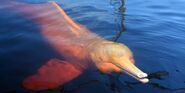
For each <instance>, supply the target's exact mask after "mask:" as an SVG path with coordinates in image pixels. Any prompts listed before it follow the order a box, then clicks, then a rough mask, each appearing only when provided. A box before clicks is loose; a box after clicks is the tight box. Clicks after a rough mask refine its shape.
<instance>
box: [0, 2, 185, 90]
mask: <svg viewBox="0 0 185 93" xmlns="http://www.w3.org/2000/svg"><path fill="white" fill-rule="evenodd" d="M19 1H24V2H27V3H41V2H47V0H19ZM55 1H56V2H57V3H58V4H60V5H61V7H62V8H63V9H64V10H65V11H66V12H67V14H68V15H69V16H70V17H72V19H74V20H75V21H77V22H79V23H80V24H83V25H85V26H86V27H87V28H89V29H90V30H92V31H93V32H95V33H96V34H98V35H100V36H102V37H104V38H106V39H109V40H116V41H117V42H121V43H125V44H126V45H128V46H129V47H130V48H131V50H132V51H133V53H134V57H135V60H136V65H137V66H138V67H139V68H141V69H142V70H143V71H144V72H147V73H149V74H150V73H154V74H155V75H154V76H153V78H151V80H150V82H149V83H148V84H141V83H138V82H137V81H136V80H134V79H132V78H130V77H128V76H127V75H121V76H120V77H119V78H117V77H116V78H114V79H115V80H112V81H111V80H109V79H108V78H109V77H107V76H105V75H98V76H93V75H87V76H84V77H82V78H80V79H79V81H80V82H82V83H79V81H78V82H77V83H76V86H80V87H76V86H74V85H70V84H69V85H67V86H65V87H64V91H68V92H72V93H103V92H106V93H144V92H146V93H185V89H184V88H185V62H184V61H185V57H184V55H185V31H184V30H185V11H184V9H185V1H184V0H161V1H158V0H127V1H125V2H124V1H121V0H104V1H100V0H90V1H88V0H78V1H77V0H55ZM123 2H124V4H123ZM21 18H22V17H21V16H19V15H13V14H11V13H10V12H8V11H0V73H1V78H0V79H1V80H0V86H1V88H0V89H1V90H2V91H7V92H9V91H13V92H15V91H20V90H21V87H20V86H19V85H21V83H20V81H21V80H22V79H23V77H25V76H27V75H28V74H31V73H34V69H37V68H38V67H39V66H40V65H41V64H43V63H42V62H45V61H46V60H48V58H50V57H53V56H58V54H56V53H55V52H53V50H50V49H51V48H50V47H46V46H47V43H44V42H45V41H44V40H42V38H40V37H41V36H40V35H39V34H36V35H35V34H34V33H31V32H30V31H34V30H35V31H36V30H37V29H39V28H38V27H37V24H34V23H33V24H30V25H20V24H23V23H26V22H29V20H26V19H21ZM7 20H8V21H7ZM8 22H10V23H8ZM7 24H8V25H7ZM17 30H19V31H20V32H19V33H18V32H16V31H17ZM25 30H26V31H25ZM121 31H123V32H122V33H121ZM33 36H34V37H33ZM40 42H42V43H40ZM46 50H47V51H46ZM37 54H39V55H37ZM25 60H26V61H25ZM33 62H34V63H37V64H33ZM28 68H29V69H28ZM158 77H159V78H158ZM84 78H85V80H86V81H87V82H88V83H84V84H83V82H85V81H84ZM87 78H89V79H87ZM88 80H89V81H88ZM78 84H79V85H78ZM21 91H22V90H21ZM18 93H19V92H18Z"/></svg>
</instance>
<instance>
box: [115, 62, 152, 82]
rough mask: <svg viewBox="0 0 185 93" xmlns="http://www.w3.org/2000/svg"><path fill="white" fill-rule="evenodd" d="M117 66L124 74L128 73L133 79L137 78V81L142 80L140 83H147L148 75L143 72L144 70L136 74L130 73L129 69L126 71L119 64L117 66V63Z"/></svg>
mask: <svg viewBox="0 0 185 93" xmlns="http://www.w3.org/2000/svg"><path fill="white" fill-rule="evenodd" d="M117 66H118V67H119V68H121V70H122V71H121V72H124V73H126V74H128V75H129V76H131V77H133V78H134V79H136V80H138V81H140V82H142V83H144V84H145V83H148V82H149V79H148V78H147V77H148V75H147V74H146V73H144V72H140V73H137V74H133V73H131V72H129V71H126V70H124V69H123V68H122V67H121V66H119V65H118V64H117Z"/></svg>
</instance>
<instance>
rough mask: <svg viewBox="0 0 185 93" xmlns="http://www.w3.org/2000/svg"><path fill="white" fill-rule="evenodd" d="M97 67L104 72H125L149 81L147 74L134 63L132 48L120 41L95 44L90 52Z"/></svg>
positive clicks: (140, 79)
mask: <svg viewBox="0 0 185 93" xmlns="http://www.w3.org/2000/svg"><path fill="white" fill-rule="evenodd" d="M90 56H91V59H92V60H93V62H95V64H96V66H97V68H98V69H99V70H100V71H101V72H103V73H108V72H112V71H114V72H124V73H126V74H128V75H129V76H132V77H133V78H135V79H137V80H139V81H140V82H142V83H147V82H149V79H147V74H146V73H144V72H142V71H141V70H140V69H138V68H137V67H136V66H135V65H134V63H135V62H134V59H133V54H132V52H131V51H130V49H129V48H128V47H127V46H126V45H124V44H120V43H115V42H110V41H106V42H103V43H98V45H97V46H94V47H93V49H92V52H91V54H90Z"/></svg>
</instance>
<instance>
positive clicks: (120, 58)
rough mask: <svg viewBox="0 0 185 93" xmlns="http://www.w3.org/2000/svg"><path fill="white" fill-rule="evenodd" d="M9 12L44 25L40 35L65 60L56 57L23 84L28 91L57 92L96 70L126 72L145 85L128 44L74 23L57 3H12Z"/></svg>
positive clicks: (6, 6) (41, 26) (145, 75)
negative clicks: (107, 38)
mask: <svg viewBox="0 0 185 93" xmlns="http://www.w3.org/2000/svg"><path fill="white" fill-rule="evenodd" d="M4 6H5V8H7V10H9V11H14V12H15V11H16V12H18V13H19V14H21V15H22V16H24V17H26V18H27V19H29V20H32V21H34V22H36V23H37V24H38V25H39V26H40V33H41V34H42V36H43V37H44V38H45V39H46V40H47V42H48V43H49V44H50V46H52V48H53V49H54V50H56V51H57V52H58V53H59V54H60V55H62V56H64V59H60V58H52V59H50V60H48V62H46V63H45V64H43V65H42V66H41V67H40V68H39V69H38V70H37V72H36V73H35V74H33V75H30V76H28V77H26V78H25V79H24V80H23V82H22V84H23V87H24V88H26V89H28V90H33V91H40V90H46V89H53V88H56V87H59V86H61V85H64V84H66V83H67V82H70V81H71V80H73V79H75V78H77V77H78V76H79V75H81V74H83V72H84V71H85V70H88V69H90V68H91V67H93V66H94V67H96V68H97V69H98V70H99V71H100V72H102V73H106V74H110V73H111V72H116V73H120V72H124V73H126V74H128V75H129V76H132V77H133V78H135V79H137V80H138V81H140V82H142V83H147V82H149V79H148V78H147V76H148V75H147V74H146V73H144V72H143V71H141V70H140V69H139V68H137V67H136V66H135V65H134V63H135V62H134V58H133V54H132V52H131V50H130V49H129V48H128V47H127V46H126V45H124V44H121V43H116V42H112V41H108V40H106V39H103V38H101V37H100V36H98V35H97V34H95V33H93V32H91V31H90V30H88V29H87V28H86V27H85V26H83V25H80V24H78V23H77V22H75V21H73V20H72V19H71V18H70V17H69V16H68V15H67V14H66V13H65V11H64V10H63V9H62V8H61V7H60V6H59V5H58V4H57V3H56V2H48V3H39V4H27V3H22V2H15V1H8V2H7V3H5V4H4Z"/></svg>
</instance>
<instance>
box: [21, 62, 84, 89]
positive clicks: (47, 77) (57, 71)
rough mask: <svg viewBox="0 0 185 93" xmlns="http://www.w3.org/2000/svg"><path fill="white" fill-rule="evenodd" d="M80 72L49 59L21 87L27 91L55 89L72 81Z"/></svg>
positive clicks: (66, 64) (66, 63)
mask: <svg viewBox="0 0 185 93" xmlns="http://www.w3.org/2000/svg"><path fill="white" fill-rule="evenodd" d="M80 74H81V71H80V70H79V69H77V68H75V67H74V66H73V65H72V64H70V63H69V62H66V61H61V60H58V59H51V60H49V61H48V62H47V63H46V64H44V65H43V66H41V67H40V68H39V69H38V71H37V73H36V74H34V75H31V76H29V77H27V78H26V79H24V80H23V87H25V88H26V89H28V90H36V91H38V90H45V89H53V88H57V87H58V86H60V85H64V84H65V83H67V82H69V81H71V80H73V79H74V78H76V77H77V76H79V75H80Z"/></svg>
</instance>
